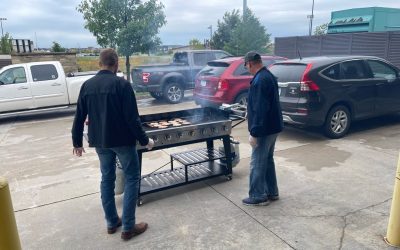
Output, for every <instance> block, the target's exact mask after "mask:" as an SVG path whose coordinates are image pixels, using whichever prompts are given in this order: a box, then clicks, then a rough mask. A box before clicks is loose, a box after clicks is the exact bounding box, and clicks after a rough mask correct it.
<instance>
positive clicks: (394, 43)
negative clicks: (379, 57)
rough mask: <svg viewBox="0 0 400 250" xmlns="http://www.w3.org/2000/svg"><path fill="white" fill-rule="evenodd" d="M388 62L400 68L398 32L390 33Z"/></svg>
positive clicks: (399, 35) (399, 34)
mask: <svg viewBox="0 0 400 250" xmlns="http://www.w3.org/2000/svg"><path fill="white" fill-rule="evenodd" d="M388 61H389V62H391V63H393V64H394V65H396V66H397V67H399V68H400V32H399V33H394V32H393V33H390V36H389V49H388Z"/></svg>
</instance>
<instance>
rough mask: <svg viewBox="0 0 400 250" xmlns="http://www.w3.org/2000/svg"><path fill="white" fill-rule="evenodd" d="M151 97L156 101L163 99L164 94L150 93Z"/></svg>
mask: <svg viewBox="0 0 400 250" xmlns="http://www.w3.org/2000/svg"><path fill="white" fill-rule="evenodd" d="M150 95H151V97H153V98H154V99H157V100H159V99H161V98H163V93H162V92H150Z"/></svg>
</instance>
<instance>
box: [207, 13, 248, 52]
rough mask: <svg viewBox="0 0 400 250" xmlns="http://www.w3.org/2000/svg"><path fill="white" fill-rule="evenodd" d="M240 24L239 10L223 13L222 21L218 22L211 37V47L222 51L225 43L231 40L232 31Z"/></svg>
mask: <svg viewBox="0 0 400 250" xmlns="http://www.w3.org/2000/svg"><path fill="white" fill-rule="evenodd" d="M239 23H241V17H240V14H239V10H232V12H225V14H224V16H223V17H222V21H220V20H218V24H217V30H216V31H215V32H214V34H213V37H212V41H211V44H212V47H213V48H215V49H224V46H225V44H226V43H228V42H229V41H230V40H231V36H232V31H233V30H234V29H235V28H236V27H237V25H238V24H239Z"/></svg>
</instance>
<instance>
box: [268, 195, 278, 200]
mask: <svg viewBox="0 0 400 250" xmlns="http://www.w3.org/2000/svg"><path fill="white" fill-rule="evenodd" d="M268 200H270V201H277V200H279V195H268Z"/></svg>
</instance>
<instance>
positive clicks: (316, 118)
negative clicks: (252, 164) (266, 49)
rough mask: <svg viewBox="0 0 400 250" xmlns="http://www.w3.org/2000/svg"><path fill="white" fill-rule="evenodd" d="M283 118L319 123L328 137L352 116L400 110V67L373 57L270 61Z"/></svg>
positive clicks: (344, 129)
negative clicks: (276, 82)
mask: <svg viewBox="0 0 400 250" xmlns="http://www.w3.org/2000/svg"><path fill="white" fill-rule="evenodd" d="M269 70H270V71H271V72H272V74H274V75H275V76H276V77H277V80H278V85H279V93H280V102H281V107H282V113H283V117H284V121H285V122H287V123H291V124H298V125H303V126H322V127H323V129H324V132H325V134H326V135H327V136H328V137H330V138H340V137H343V136H344V135H346V133H347V132H348V130H349V128H350V125H351V123H352V122H353V121H355V120H360V119H365V118H370V117H374V116H379V115H384V114H389V113H395V112H399V111H400V70H399V69H398V68H396V67H395V66H394V65H392V64H391V63H389V62H387V61H385V60H383V59H381V58H378V57H372V56H320V57H310V58H303V59H294V60H288V61H285V62H279V63H276V64H274V65H272V66H271V67H270V68H269Z"/></svg>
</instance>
